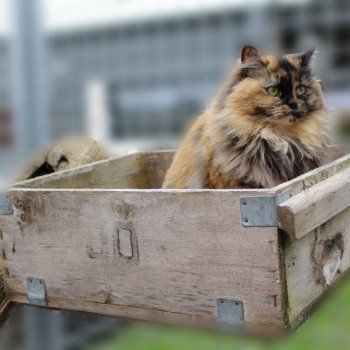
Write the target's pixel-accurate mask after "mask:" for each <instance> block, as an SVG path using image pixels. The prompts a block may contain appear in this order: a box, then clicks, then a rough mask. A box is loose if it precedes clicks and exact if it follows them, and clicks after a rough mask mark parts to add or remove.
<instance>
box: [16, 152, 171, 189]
mask: <svg viewBox="0 0 350 350" xmlns="http://www.w3.org/2000/svg"><path fill="white" fill-rule="evenodd" d="M173 155H174V152H173V151H159V152H148V153H135V154H131V155H127V156H124V157H118V158H114V159H108V160H103V161H99V162H95V163H91V164H88V165H85V166H82V167H77V168H73V169H68V170H66V171H60V172H57V173H55V174H51V175H48V176H42V177H40V178H36V179H33V180H28V181H23V182H20V183H18V184H15V187H17V188H18V187H21V188H52V189H55V188H56V189H63V188H103V189H114V188H120V189H126V188H139V189H146V188H161V185H162V182H163V178H164V176H165V172H166V170H167V168H168V167H169V166H170V163H171V161H172V158H173Z"/></svg>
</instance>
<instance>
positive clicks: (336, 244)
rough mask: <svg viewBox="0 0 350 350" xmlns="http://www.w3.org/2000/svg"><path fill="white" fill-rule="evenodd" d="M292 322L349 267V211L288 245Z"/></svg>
mask: <svg viewBox="0 0 350 350" xmlns="http://www.w3.org/2000/svg"><path fill="white" fill-rule="evenodd" d="M285 267H286V285H287V292H288V317H289V322H290V323H291V324H292V323H293V322H295V321H296V320H297V319H298V317H299V315H300V314H302V313H303V311H304V310H305V309H307V308H308V307H309V306H310V305H311V304H312V303H314V302H315V300H317V299H318V298H319V297H320V296H321V295H322V294H323V293H324V292H325V291H326V290H327V289H328V288H329V287H330V286H331V285H333V284H334V283H335V282H336V281H337V280H338V279H339V278H340V277H342V276H344V274H345V273H346V272H347V271H348V269H349V267H350V208H348V209H346V210H344V211H342V212H341V213H339V214H338V215H336V216H335V217H333V218H332V219H330V220H328V221H327V222H326V223H325V224H324V225H322V226H320V227H318V228H317V229H316V230H313V231H312V232H310V233H309V234H308V235H306V236H304V237H303V238H301V239H299V240H294V241H292V240H290V239H288V240H287V242H286V244H285Z"/></svg>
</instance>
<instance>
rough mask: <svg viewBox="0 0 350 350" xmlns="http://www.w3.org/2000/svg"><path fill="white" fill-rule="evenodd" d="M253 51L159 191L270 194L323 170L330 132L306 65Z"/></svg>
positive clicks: (307, 55)
mask: <svg viewBox="0 0 350 350" xmlns="http://www.w3.org/2000/svg"><path fill="white" fill-rule="evenodd" d="M313 53H314V50H310V51H306V52H303V53H301V54H291V55H285V56H283V57H281V58H276V57H274V56H271V55H261V54H260V53H259V52H258V51H257V49H255V48H254V47H252V46H246V47H244V48H243V50H242V55H241V59H240V60H239V61H238V62H237V64H236V65H235V67H234V68H233V70H232V72H231V74H230V76H229V79H228V81H227V82H226V84H225V85H224V87H223V89H222V90H221V91H220V92H219V93H218V94H217V96H216V97H215V98H214V100H213V101H212V103H211V105H210V106H209V107H208V109H207V110H206V111H205V112H204V113H203V114H202V115H201V116H199V117H198V119H197V120H196V122H195V123H194V125H193V126H192V128H191V129H190V130H189V132H188V133H187V135H186V137H185V139H184V141H183V143H182V144H181V146H180V148H179V150H178V151H177V153H176V155H175V158H174V160H173V162H172V165H171V166H170V168H169V170H168V172H167V174H166V177H165V181H164V184H163V188H269V187H273V186H276V185H278V184H280V183H282V182H285V181H288V180H290V179H292V178H294V177H297V176H299V175H301V174H303V173H305V172H307V171H310V170H312V169H314V168H316V167H318V166H319V165H320V164H321V160H322V157H323V154H324V149H325V147H326V145H327V144H328V143H329V136H330V127H329V121H328V113H327V110H326V108H325V105H324V100H323V93H322V89H321V86H320V83H319V82H318V80H316V79H315V77H314V76H313V74H312V71H311V67H310V62H311V58H312V56H313Z"/></svg>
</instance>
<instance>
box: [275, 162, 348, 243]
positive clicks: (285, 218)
mask: <svg viewBox="0 0 350 350" xmlns="http://www.w3.org/2000/svg"><path fill="white" fill-rule="evenodd" d="M349 206H350V168H348V169H345V170H343V171H341V172H340V173H338V174H336V175H334V176H332V177H331V178H329V179H327V180H324V181H323V182H322V183H320V184H317V185H315V186H313V187H311V188H309V189H307V190H306V191H304V192H302V193H299V194H297V195H296V196H294V197H292V198H290V199H288V200H286V201H285V202H283V203H281V204H280V205H279V207H278V219H279V227H280V228H281V229H282V230H284V231H286V232H287V233H288V234H289V235H290V236H291V237H292V238H296V239H300V238H302V237H303V236H305V235H306V234H308V233H309V232H310V231H312V230H314V229H315V228H317V227H319V226H320V225H322V224H323V223H325V222H327V221H328V220H329V219H331V218H332V217H334V216H335V215H337V214H338V213H340V212H341V211H343V210H344V209H346V208H347V207H349Z"/></svg>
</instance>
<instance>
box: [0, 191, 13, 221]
mask: <svg viewBox="0 0 350 350" xmlns="http://www.w3.org/2000/svg"><path fill="white" fill-rule="evenodd" d="M11 214H12V202H11V198H10V194H9V193H8V192H3V191H1V192H0V215H11Z"/></svg>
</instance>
